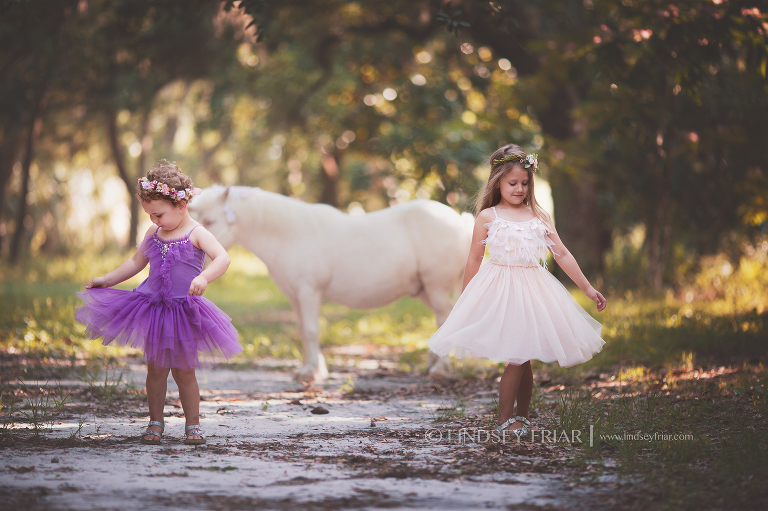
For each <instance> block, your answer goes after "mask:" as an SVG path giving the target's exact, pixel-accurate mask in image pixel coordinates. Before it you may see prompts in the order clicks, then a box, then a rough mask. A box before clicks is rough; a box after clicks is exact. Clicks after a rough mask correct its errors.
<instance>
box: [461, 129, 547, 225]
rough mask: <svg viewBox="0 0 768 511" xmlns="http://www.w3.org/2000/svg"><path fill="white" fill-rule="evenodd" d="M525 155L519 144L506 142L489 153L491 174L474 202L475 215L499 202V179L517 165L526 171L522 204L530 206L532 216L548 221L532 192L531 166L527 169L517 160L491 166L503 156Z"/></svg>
mask: <svg viewBox="0 0 768 511" xmlns="http://www.w3.org/2000/svg"><path fill="white" fill-rule="evenodd" d="M518 155H520V156H527V153H526V152H525V151H523V149H522V148H521V147H520V146H519V145H515V144H508V145H505V146H504V147H501V148H499V149H497V150H496V152H495V153H493V154H492V155H491V158H490V159H489V160H488V163H489V164H490V165H491V175H490V176H488V182H487V183H486V184H485V187H484V188H483V190H482V191H481V192H480V194H479V195H478V196H477V202H476V203H475V216H477V215H479V214H480V212H481V211H483V210H484V209H488V208H490V207H491V206H495V205H496V204H498V203H499V202H501V189H500V188H499V185H500V183H499V181H501V178H502V177H504V176H505V175H506V174H507V173H508V172H509V171H511V170H512V169H514V168H515V167H519V168H521V169H523V170H525V171H526V172H527V173H528V196H527V197H526V198H525V199H524V200H523V204H525V205H527V206H530V208H531V210H532V211H533V214H534V216H536V217H537V218H538V219H539V220H541V221H543V222H544V223H548V220H547V213H546V212H545V211H544V209H543V208H542V207H541V206H539V203H538V202H536V196H535V195H534V193H533V166H530V167H528V168H527V169H526V168H525V167H524V166H523V164H522V163H521V162H519V161H506V162H504V163H502V164H500V165H497V166H496V167H494V166H493V160H500V159H502V158H504V157H505V156H518Z"/></svg>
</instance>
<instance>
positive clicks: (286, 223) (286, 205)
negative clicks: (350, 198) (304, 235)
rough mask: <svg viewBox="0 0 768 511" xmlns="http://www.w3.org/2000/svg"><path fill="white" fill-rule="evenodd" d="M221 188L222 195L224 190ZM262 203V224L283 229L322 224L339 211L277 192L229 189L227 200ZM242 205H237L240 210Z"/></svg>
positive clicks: (249, 188)
mask: <svg viewBox="0 0 768 511" xmlns="http://www.w3.org/2000/svg"><path fill="white" fill-rule="evenodd" d="M215 186H216V187H217V188H219V187H220V188H221V190H222V193H223V191H224V189H225V188H224V187H223V186H221V185H215ZM233 199H234V200H237V201H245V203H246V204H247V203H256V204H262V205H263V207H262V208H260V214H261V215H262V218H261V221H262V222H264V223H265V224H266V225H279V226H281V228H283V229H292V228H306V227H307V226H309V225H317V226H320V225H323V224H325V223H326V222H327V221H330V220H331V219H333V218H334V217H337V216H338V215H343V213H342V212H340V211H339V210H337V209H336V208H334V207H332V206H328V205H327V204H308V203H306V202H303V201H301V200H298V199H292V198H290V197H286V196H285V195H280V194H279V193H274V192H268V191H266V190H262V189H261V188H257V187H250V186H230V187H229V195H228V200H233ZM243 206H245V204H243V203H242V202H241V204H240V207H243Z"/></svg>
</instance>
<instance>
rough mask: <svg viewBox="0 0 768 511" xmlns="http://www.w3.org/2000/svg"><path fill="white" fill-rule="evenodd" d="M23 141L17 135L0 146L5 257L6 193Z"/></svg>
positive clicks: (0, 229)
mask: <svg viewBox="0 0 768 511" xmlns="http://www.w3.org/2000/svg"><path fill="white" fill-rule="evenodd" d="M9 135H10V134H9ZM22 141H23V137H22V134H21V133H16V134H15V136H8V137H6V138H5V140H3V142H2V144H0V254H3V255H4V254H7V252H8V250H9V247H8V235H7V231H6V225H7V224H6V223H5V211H6V202H5V191H6V189H7V187H8V183H9V182H10V180H11V176H12V175H13V165H14V164H15V163H16V161H17V160H18V157H19V147H20V146H21V143H22Z"/></svg>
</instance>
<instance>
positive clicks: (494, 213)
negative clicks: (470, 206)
mask: <svg viewBox="0 0 768 511" xmlns="http://www.w3.org/2000/svg"><path fill="white" fill-rule="evenodd" d="M491 209H492V210H493V216H494V217H496V218H499V214H498V213H496V206H491Z"/></svg>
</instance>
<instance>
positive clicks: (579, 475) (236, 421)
mask: <svg viewBox="0 0 768 511" xmlns="http://www.w3.org/2000/svg"><path fill="white" fill-rule="evenodd" d="M143 377H144V373H143V368H142V367H141V366H140V365H136V366H129V369H128V370H126V372H125V373H123V380H122V381H123V382H128V383H131V382H133V383H134V384H135V385H136V386H137V387H139V388H142V387H143ZM198 380H199V381H200V385H201V393H202V399H203V400H202V402H201V403H200V404H201V414H202V416H203V418H202V419H201V425H202V427H203V429H204V430H205V432H206V434H207V436H208V444H207V445H205V446H201V447H190V446H185V445H183V444H182V443H180V437H181V436H182V433H183V430H184V418H183V417H182V416H181V413H180V412H181V410H180V408H178V400H177V394H176V387H175V385H174V383H173V381H172V379H169V397H168V400H167V403H166V436H165V438H164V441H163V444H162V445H161V446H145V445H141V444H139V443H138V435H139V433H140V431H141V430H142V428H143V427H144V426H145V425H146V421H147V420H148V416H147V412H146V409H145V408H144V405H143V402H142V400H141V399H138V398H133V399H130V398H128V399H117V398H115V400H114V401H112V402H110V403H109V404H107V405H105V404H104V403H103V402H96V401H95V400H89V399H88V397H87V396H88V393H87V392H86V390H87V389H86V388H87V387H88V384H87V383H84V382H82V381H77V380H74V381H62V382H60V385H61V386H62V388H65V389H71V390H73V391H74V392H73V395H77V396H80V397H75V398H73V399H72V402H71V404H70V405H68V407H67V415H66V416H64V417H61V418H60V420H58V421H57V422H56V423H55V424H54V425H53V431H52V432H50V433H46V434H44V435H41V436H40V438H37V439H35V438H33V437H31V436H30V435H29V434H28V432H23V431H16V432H14V433H13V434H11V435H5V436H6V440H5V441H4V443H3V446H2V447H0V452H2V460H1V461H0V508H2V509H9V510H10V509H14V510H15V509H34V510H37V509H46V510H68V509H73V510H74V509H77V510H112V509H116V510H117V509H172V510H173V509H179V510H182V509H184V510H195V509H217V510H235V509H279V510H282V509H297V508H299V507H304V508H307V509H380V508H386V509H402V510H405V509H441V510H445V509H574V508H575V509H579V508H590V509H594V508H595V507H606V506H607V507H610V502H611V500H610V498H611V497H610V496H611V494H615V493H614V492H616V491H617V487H618V483H617V480H616V478H615V476H613V475H612V474H610V473H602V474H599V475H598V474H595V475H594V477H592V478H588V479H585V478H584V476H585V475H588V472H589V469H590V467H589V466H586V468H585V466H584V465H580V468H574V465H573V464H572V463H570V464H569V459H568V455H567V454H564V453H565V451H564V450H562V449H559V448H557V447H553V446H548V445H545V444H542V443H531V442H529V441H528V442H526V441H523V442H517V441H516V440H509V441H507V442H505V443H502V442H499V441H494V440H493V439H488V438H486V437H487V433H485V431H488V426H489V420H492V419H491V418H490V415H488V413H489V407H490V404H491V400H492V398H493V397H494V395H495V392H494V390H493V388H494V382H478V383H477V384H476V385H474V386H470V387H469V388H467V387H466V386H465V387H463V388H462V389H461V394H463V397H464V400H463V401H462V402H461V403H462V404H463V405H464V406H466V410H465V411H464V413H463V414H453V415H454V416H452V414H451V411H452V410H453V409H454V407H455V405H456V403H457V400H458V399H459V398H458V397H457V394H456V392H455V389H453V388H452V387H451V384H450V383H445V382H431V381H430V380H428V379H426V378H424V377H421V376H417V375H397V374H385V373H382V372H381V371H378V372H377V371H368V372H367V373H366V372H358V373H357V374H356V376H355V377H354V387H353V388H352V385H351V384H350V374H349V373H332V374H331V377H330V378H329V379H328V380H327V381H326V382H325V383H324V384H323V385H320V386H314V387H311V388H309V389H305V388H304V387H302V386H301V385H299V384H298V383H296V382H295V381H294V380H293V379H292V373H291V372H290V371H287V370H269V369H267V368H260V369H259V368H256V369H251V370H230V369H212V370H208V371H201V372H200V373H199V376H198ZM36 383H43V382H26V385H27V386H28V387H34V386H35V384H36ZM345 385H346V386H345ZM84 387H86V388H84ZM78 390H79V391H80V392H79V393H78V392H77V391H78ZM318 405H320V406H323V407H324V408H326V409H327V410H328V412H329V413H327V414H324V415H317V414H313V413H312V412H311V410H312V409H313V408H314V407H316V406H318ZM372 419H373V420H372ZM534 424H535V422H534ZM462 428H467V429H465V430H464V431H465V433H464V436H462V433H461V431H462ZM467 432H469V433H467ZM8 437H11V440H8ZM14 438H15V440H14ZM19 439H21V440H19Z"/></svg>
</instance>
